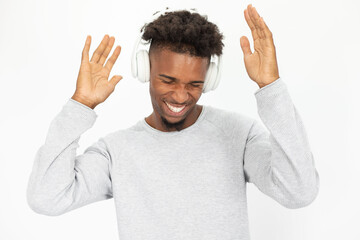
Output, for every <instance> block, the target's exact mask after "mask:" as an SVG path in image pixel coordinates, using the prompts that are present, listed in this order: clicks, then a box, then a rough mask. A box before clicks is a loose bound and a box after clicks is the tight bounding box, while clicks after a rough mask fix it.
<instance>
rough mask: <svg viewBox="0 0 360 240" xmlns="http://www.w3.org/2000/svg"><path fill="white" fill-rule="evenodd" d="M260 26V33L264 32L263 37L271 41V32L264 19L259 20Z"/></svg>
mask: <svg viewBox="0 0 360 240" xmlns="http://www.w3.org/2000/svg"><path fill="white" fill-rule="evenodd" d="M260 26H261V29H262V31H263V32H264V34H265V37H266V38H269V39H272V38H273V34H272V32H271V31H270V29H269V27H268V26H267V25H266V23H265V21H264V18H262V17H261V18H260Z"/></svg>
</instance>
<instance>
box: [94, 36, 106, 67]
mask: <svg viewBox="0 0 360 240" xmlns="http://www.w3.org/2000/svg"><path fill="white" fill-rule="evenodd" d="M108 41H109V35H107V34H106V35H105V36H104V38H103V40H102V41H101V43H100V45H99V46H98V47H97V48H96V50H95V52H94V54H93V56H92V57H91V62H95V63H97V62H98V61H99V59H100V56H101V55H102V53H103V52H104V50H105V47H106V46H107V44H108Z"/></svg>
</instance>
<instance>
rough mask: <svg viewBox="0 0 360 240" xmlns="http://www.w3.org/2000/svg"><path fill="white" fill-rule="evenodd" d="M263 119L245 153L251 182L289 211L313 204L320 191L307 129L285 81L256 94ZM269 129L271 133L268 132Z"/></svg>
mask: <svg viewBox="0 0 360 240" xmlns="http://www.w3.org/2000/svg"><path fill="white" fill-rule="evenodd" d="M255 97H256V101H257V107H258V113H259V116H260V118H261V120H262V122H263V123H264V125H265V126H266V128H267V129H265V128H264V127H263V126H262V125H261V124H260V123H259V122H258V121H257V120H254V122H253V125H252V126H251V128H250V131H249V134H248V137H247V141H246V146H245V152H244V172H245V177H246V181H247V182H252V183H254V184H255V185H256V186H257V187H258V188H259V190H260V191H262V192H263V193H265V194H266V195H268V196H270V197H271V198H273V199H275V200H276V201H277V202H279V203H280V204H281V205H283V206H285V207H287V208H300V207H304V206H307V205H309V204H310V203H311V202H312V201H313V200H314V199H315V198H316V196H317V194H318V191H319V174H318V172H317V171H316V168H315V163H314V158H313V154H312V152H311V149H310V145H309V142H308V138H307V135H306V131H305V127H304V125H303V122H302V120H301V117H300V115H299V113H298V111H297V109H296V107H295V106H294V105H293V102H292V100H291V98H290V95H289V92H288V90H287V87H286V85H285V83H284V82H283V80H282V79H281V78H279V79H277V80H276V81H274V82H272V83H271V84H269V85H267V86H265V87H263V88H260V89H259V90H257V91H256V92H255ZM267 130H268V131H267Z"/></svg>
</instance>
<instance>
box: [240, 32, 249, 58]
mask: <svg viewBox="0 0 360 240" xmlns="http://www.w3.org/2000/svg"><path fill="white" fill-rule="evenodd" d="M240 46H241V49H242V51H243V53H244V57H246V56H248V55H251V54H252V53H251V49H250V42H249V39H248V38H247V37H245V36H242V37H241V38H240Z"/></svg>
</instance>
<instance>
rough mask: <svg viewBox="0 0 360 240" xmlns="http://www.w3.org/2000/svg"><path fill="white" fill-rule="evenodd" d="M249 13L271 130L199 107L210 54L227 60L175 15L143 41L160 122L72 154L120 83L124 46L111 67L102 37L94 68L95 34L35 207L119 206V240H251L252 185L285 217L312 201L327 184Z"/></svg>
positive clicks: (210, 31) (154, 118) (41, 169)
mask: <svg viewBox="0 0 360 240" xmlns="http://www.w3.org/2000/svg"><path fill="white" fill-rule="evenodd" d="M244 16H245V19H246V22H247V24H248V25H249V27H250V28H251V32H252V36H253V39H254V48H255V50H254V52H251V50H250V46H249V40H248V39H247V38H246V37H244V36H243V37H241V39H240V45H241V48H242V51H243V53H244V60H245V67H246V70H247V73H248V75H249V77H250V78H251V79H252V80H253V81H255V82H256V83H257V84H258V85H259V87H260V89H258V90H257V91H256V92H255V96H256V100H257V107H258V112H259V115H260V118H261V120H262V121H263V122H264V124H265V125H266V127H267V128H268V130H269V132H270V133H269V132H268V131H267V130H266V129H264V128H263V127H262V126H261V125H260V123H259V122H258V121H256V120H254V119H252V118H250V117H247V116H244V115H241V114H238V113H233V112H228V111H225V110H221V109H217V108H214V107H211V106H206V105H204V106H201V105H198V104H197V101H198V100H199V98H200V96H201V93H202V88H203V85H204V80H205V78H206V74H207V71H208V67H209V59H210V55H212V54H215V55H220V54H221V53H222V46H223V44H222V41H221V40H222V35H221V34H220V33H219V31H218V29H217V27H216V26H215V25H214V24H212V23H210V22H208V21H207V20H206V19H205V18H203V17H202V16H200V15H199V14H196V13H193V14H191V13H189V12H186V11H179V12H172V13H168V14H165V15H162V16H160V17H159V18H158V19H157V20H155V21H153V22H152V23H151V24H148V25H146V26H145V30H144V34H143V38H144V39H145V40H149V39H152V43H151V47H150V50H149V55H150V63H151V67H150V85H149V89H150V95H151V101H152V105H153V112H152V114H151V115H150V116H148V117H146V118H144V119H142V120H141V121H139V122H138V123H136V124H135V125H134V126H132V127H130V128H128V129H124V130H119V131H115V132H113V133H110V134H108V135H106V136H105V137H103V138H100V139H99V141H98V142H96V143H94V144H93V145H92V146H90V147H88V148H87V149H86V150H85V152H84V153H83V154H82V155H78V156H76V149H77V147H78V146H79V145H78V140H79V138H80V136H81V134H82V133H84V132H85V131H86V130H87V129H89V128H91V127H92V125H93V124H94V122H95V120H96V117H97V115H96V113H95V111H94V110H93V109H94V108H95V107H96V106H97V105H98V104H99V103H101V102H103V101H105V100H106V99H107V98H108V96H109V95H110V94H111V93H112V92H113V91H114V88H115V86H116V84H117V83H118V82H119V81H120V80H121V78H122V77H121V76H119V75H115V76H114V77H112V78H111V80H110V81H108V77H109V74H110V71H111V69H112V66H113V65H114V63H115V61H116V59H117V57H118V56H119V54H120V47H116V48H115V50H114V53H113V54H112V56H111V57H110V58H109V59H108V61H107V62H106V64H105V66H104V63H105V60H106V59H107V57H108V54H109V52H110V50H111V48H112V46H113V44H114V38H110V39H109V37H108V36H107V35H105V37H104V39H103V40H102V42H101V44H100V45H99V46H98V48H97V49H96V50H95V52H94V54H93V56H92V58H91V60H90V61H89V48H90V37H88V38H87V39H86V43H85V47H84V49H83V53H82V62H81V67H80V71H79V76H78V79H77V85H76V91H75V93H74V95H73V96H72V98H71V99H69V101H68V102H67V103H66V104H65V105H64V107H63V109H62V111H61V112H60V113H59V114H58V115H57V116H56V118H55V119H54V120H53V121H52V123H51V125H50V128H49V132H48V135H47V138H46V141H45V144H44V145H43V146H42V147H41V148H40V149H39V151H38V152H37V155H36V159H35V163H34V167H33V171H32V174H31V176H30V181H29V186H28V195H27V196H28V203H29V205H30V207H31V208H32V209H33V210H34V211H35V212H38V213H40V214H45V215H52V216H54V215H60V214H63V213H66V212H68V211H70V210H73V209H76V208H79V207H81V206H84V205H87V204H90V203H92V202H96V201H100V200H105V199H109V198H112V197H113V198H114V201H115V205H116V211H117V220H118V228H119V237H120V239H122V240H130V239H131V240H137V239H139V240H140V239H141V240H144V239H147V240H148V239H156V240H162V239H167V240H168V239H194V240H195V239H196V240H198V239H219V240H220V239H221V240H226V239H229V240H230V239H232V240H234V239H239V240H240V239H241V240H242V239H250V236H249V228H248V215H247V202H246V201H247V199H246V182H252V183H254V184H255V185H256V186H257V187H258V188H259V189H260V190H261V191H262V192H264V193H265V194H266V195H268V196H270V197H271V198H273V199H275V200H276V201H277V202H279V203H280V204H282V205H283V206H285V207H287V208H300V207H304V206H306V205H308V204H310V203H311V202H312V201H313V200H314V199H315V197H316V196H317V194H318V188H319V176H318V173H317V171H316V169H315V165H314V159H313V155H312V153H311V150H310V146H309V143H308V141H307V136H306V132H305V129H304V126H303V124H302V121H301V118H300V116H299V114H298V112H297V110H296V108H295V107H294V105H293V103H292V101H291V98H290V95H289V93H288V91H287V88H286V85H285V83H284V82H283V80H282V79H280V77H279V73H278V67H277V61H276V55H275V47H274V43H273V39H272V33H271V32H270V30H269V28H268V27H267V25H266V24H265V22H264V20H263V19H262V18H261V17H260V16H259V14H258V13H257V11H256V9H255V8H254V7H252V6H251V5H249V6H248V7H247V9H246V10H245V11H244ZM194 29H195V30H194ZM178 35H179V36H178ZM171 39H173V40H171ZM179 39H181V41H179Z"/></svg>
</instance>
